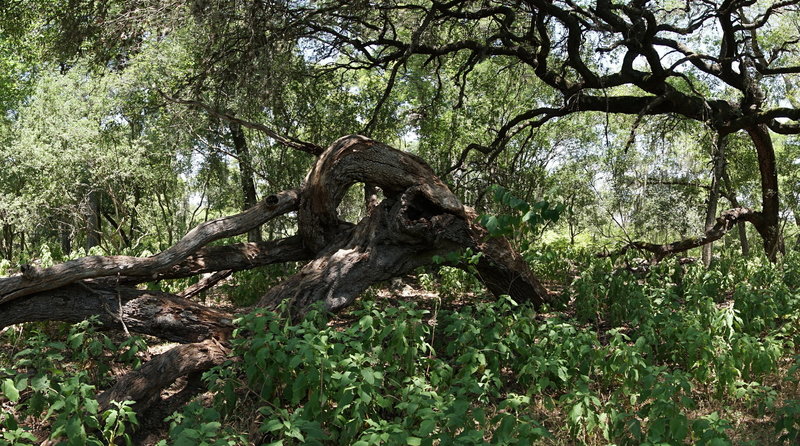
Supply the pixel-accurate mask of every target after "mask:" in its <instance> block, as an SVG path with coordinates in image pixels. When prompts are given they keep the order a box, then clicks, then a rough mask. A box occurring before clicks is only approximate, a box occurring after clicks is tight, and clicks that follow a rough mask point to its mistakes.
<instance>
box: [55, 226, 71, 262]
mask: <svg viewBox="0 0 800 446" xmlns="http://www.w3.org/2000/svg"><path fill="white" fill-rule="evenodd" d="M58 238H59V240H60V242H61V253H62V254H64V255H65V256H68V255H70V253H72V231H71V230H70V227H69V225H67V224H66V223H64V222H63V221H62V222H60V223H59V224H58Z"/></svg>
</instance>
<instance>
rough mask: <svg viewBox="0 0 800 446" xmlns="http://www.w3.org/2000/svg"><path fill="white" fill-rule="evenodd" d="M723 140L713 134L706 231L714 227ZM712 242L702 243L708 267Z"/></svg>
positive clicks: (723, 162)
mask: <svg viewBox="0 0 800 446" xmlns="http://www.w3.org/2000/svg"><path fill="white" fill-rule="evenodd" d="M725 142H726V137H725V136H723V135H720V134H716V135H714V141H713V143H712V144H713V146H712V148H711V161H712V163H713V165H714V167H713V168H712V169H711V188H710V189H709V191H708V202H707V205H706V226H705V230H706V231H708V230H710V229H711V228H713V227H714V223H716V221H717V205H718V203H719V183H720V180H721V178H722V173H723V172H724V171H725V162H726V161H725ZM713 246H714V243H713V242H712V243H707V244H705V245H703V264H704V265H705V266H706V268H708V266H709V265H710V264H711V257H712V255H713Z"/></svg>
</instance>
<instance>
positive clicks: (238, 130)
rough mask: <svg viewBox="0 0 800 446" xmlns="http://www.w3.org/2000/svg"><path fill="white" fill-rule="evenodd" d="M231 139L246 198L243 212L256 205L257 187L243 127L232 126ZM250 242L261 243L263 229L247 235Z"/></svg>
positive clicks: (243, 194)
mask: <svg viewBox="0 0 800 446" xmlns="http://www.w3.org/2000/svg"><path fill="white" fill-rule="evenodd" d="M229 128H230V131H231V138H232V139H233V148H234V150H235V151H236V156H237V157H238V159H239V179H240V181H241V187H242V196H243V197H244V207H243V208H242V210H247V209H250V208H251V207H253V206H255V205H256V201H258V200H257V198H256V185H255V181H254V180H253V163H252V157H251V156H250V150H249V149H248V148H247V139H246V138H245V136H244V131H242V126H241V125H239V124H238V123H235V122H233V123H231V124H230V127H229ZM247 241H248V242H260V241H261V227H260V226H259V227H257V228H255V229H253V230H251V231H248V233H247Z"/></svg>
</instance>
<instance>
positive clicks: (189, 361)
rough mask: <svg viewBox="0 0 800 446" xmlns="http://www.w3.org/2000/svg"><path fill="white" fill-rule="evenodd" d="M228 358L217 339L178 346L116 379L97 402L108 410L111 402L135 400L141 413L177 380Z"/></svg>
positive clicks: (102, 408) (202, 370)
mask: <svg viewBox="0 0 800 446" xmlns="http://www.w3.org/2000/svg"><path fill="white" fill-rule="evenodd" d="M227 356H228V351H227V349H226V348H225V347H223V346H222V345H221V344H220V343H219V342H217V341H216V340H215V339H208V340H205V341H202V342H197V343H193V344H183V345H178V346H175V347H173V348H172V349H170V350H167V351H166V352H164V353H161V354H160V355H158V356H155V357H153V358H152V359H150V360H149V361H147V363H145V364H144V365H143V366H142V367H141V368H140V369H138V370H134V371H132V372H130V373H128V374H126V375H125V376H123V377H122V378H120V379H119V380H117V382H116V383H115V384H114V385H113V386H112V387H111V388H110V389H108V390H106V391H105V392H103V393H101V394H100V395H99V396H98V397H97V401H98V402H99V403H100V408H101V410H104V409H106V408H108V407H109V406H110V405H111V402H112V401H125V400H131V401H136V403H137V404H136V410H137V411H138V412H141V411H142V410H143V409H144V408H146V407H147V406H149V405H150V404H152V402H153V401H155V400H156V399H157V398H158V397H159V395H160V393H161V390H162V389H164V388H165V387H167V386H169V385H170V384H172V383H173V382H175V380H176V379H178V378H180V377H181V376H185V375H190V374H193V373H198V372H204V371H206V370H208V369H210V368H211V367H214V366H215V365H219V364H222V363H223V362H224V361H225V359H227Z"/></svg>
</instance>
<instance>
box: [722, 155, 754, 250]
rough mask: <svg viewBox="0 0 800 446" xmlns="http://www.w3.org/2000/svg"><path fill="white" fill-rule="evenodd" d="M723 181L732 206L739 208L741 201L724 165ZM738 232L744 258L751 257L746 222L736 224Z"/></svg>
mask: <svg viewBox="0 0 800 446" xmlns="http://www.w3.org/2000/svg"><path fill="white" fill-rule="evenodd" d="M722 167H723V170H722V180H723V181H724V182H725V189H727V191H728V195H727V198H728V200H729V201H730V202H731V206H733V207H734V208H738V207H740V206H739V200H738V199H737V198H736V192H735V191H734V189H733V182H732V181H731V177H730V175H728V166H727V164H723V165H722ZM736 232H737V233H738V234H739V245H740V246H741V248H742V257H745V258H747V257H750V242H748V240H747V227H746V226H745V222H744V221H740V222H739V223H736Z"/></svg>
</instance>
